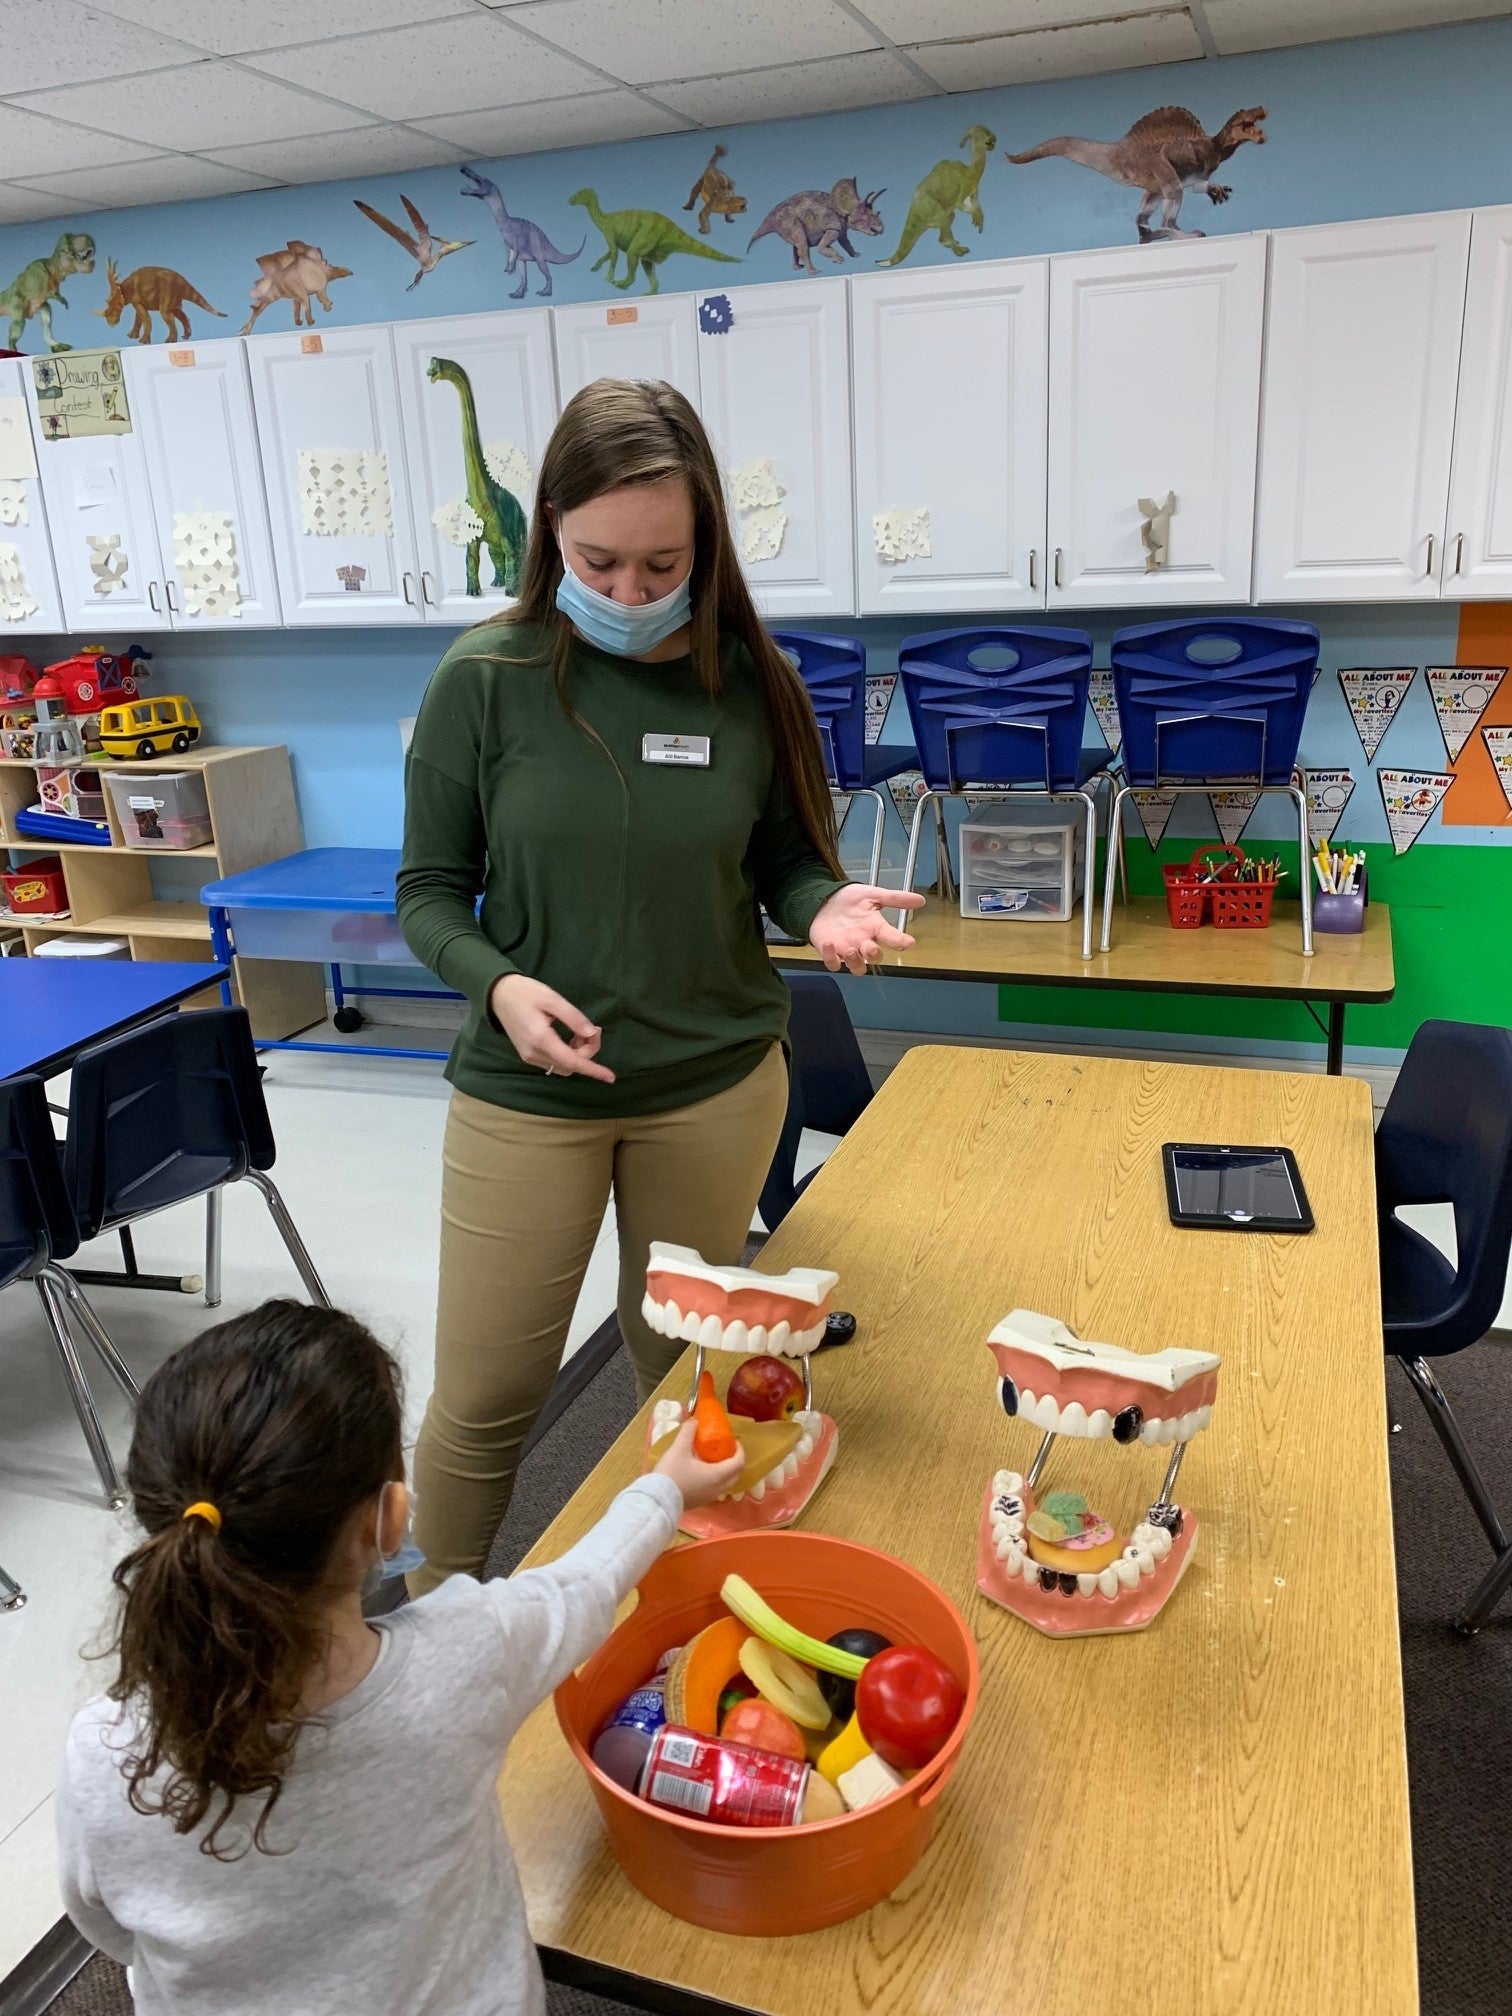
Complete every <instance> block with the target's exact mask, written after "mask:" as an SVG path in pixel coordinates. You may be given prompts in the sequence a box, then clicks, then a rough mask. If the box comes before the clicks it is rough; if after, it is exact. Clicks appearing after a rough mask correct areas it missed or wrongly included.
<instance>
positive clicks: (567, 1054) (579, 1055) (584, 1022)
mask: <svg viewBox="0 0 1512 2016" xmlns="http://www.w3.org/2000/svg"><path fill="white" fill-rule="evenodd" d="M488 1005H489V1007H490V1008H491V1009H492V1010H493V1013H494V1017H495V1019H496V1021H497V1022H498V1024H499V1027H500V1028H501V1029H502V1030H503V1031H504V1034H505V1035H506V1036H507V1037H508V1038H509V1040H510V1042H511V1043H513V1045H514V1047H515V1049H516V1050H517V1051H518V1052H519V1053H520V1056H521V1058H522V1059H523V1060H524V1062H525V1063H527V1064H534V1065H536V1066H537V1067H538V1068H539V1069H540V1070H542V1071H554V1072H555V1073H556V1074H557V1076H558V1077H562V1078H569V1077H571V1076H573V1074H574V1073H575V1074H576V1075H578V1076H579V1077H582V1078H600V1079H602V1080H603V1082H604V1084H606V1085H612V1084H613V1083H614V1073H613V1072H612V1071H611V1070H609V1069H608V1067H607V1066H605V1065H603V1064H597V1063H595V1062H594V1059H595V1058H596V1057H597V1056H598V1050H599V1045H600V1043H602V1042H603V1040H604V1032H603V1030H602V1029H600V1028H599V1026H598V1024H597V1023H596V1022H590V1021H589V1020H588V1017H587V1016H586V1015H584V1014H583V1013H582V1011H581V1010H580V1009H577V1008H574V1007H573V1005H572V1003H571V1002H570V1001H564V1000H563V999H562V996H561V995H560V994H558V993H557V992H556V990H555V988H552V987H548V986H546V985H545V983H544V982H543V981H540V980H532V979H530V977H529V976H528V975H527V974H524V973H506V974H505V975H504V978H503V979H502V980H496V981H495V982H494V985H493V992H492V993H491V994H490V995H489V997H488ZM558 1023H560V1024H561V1025H562V1028H563V1029H565V1030H566V1031H567V1032H568V1037H569V1038H570V1040H567V1041H564V1040H563V1038H562V1036H561V1035H560V1034H559V1033H558V1030H557V1024H558Z"/></svg>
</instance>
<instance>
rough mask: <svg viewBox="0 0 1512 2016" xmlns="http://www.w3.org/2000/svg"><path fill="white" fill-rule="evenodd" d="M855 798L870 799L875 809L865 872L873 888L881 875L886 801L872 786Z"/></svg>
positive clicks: (885, 825) (858, 793)
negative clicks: (874, 822)
mask: <svg viewBox="0 0 1512 2016" xmlns="http://www.w3.org/2000/svg"><path fill="white" fill-rule="evenodd" d="M856 796H857V797H858V798H870V799H871V800H872V801H873V802H874V803H875V805H876V807H877V824H876V827H875V829H874V830H873V833H872V848H871V865H870V868H869V869H868V871H867V880H868V881H869V882H870V883H871V885H872V887H873V888H875V887H876V886H877V877H878V876H879V875H880V874H881V873H882V837H883V834H884V832H885V831H886V828H887V800H886V799H885V798H884V797H883V796H882V793H881V792H880V791H879V790H878V789H877V788H876V786H875V785H874V784H869V785H867V787H866V789H865V790H864V791H858V792H857V793H856Z"/></svg>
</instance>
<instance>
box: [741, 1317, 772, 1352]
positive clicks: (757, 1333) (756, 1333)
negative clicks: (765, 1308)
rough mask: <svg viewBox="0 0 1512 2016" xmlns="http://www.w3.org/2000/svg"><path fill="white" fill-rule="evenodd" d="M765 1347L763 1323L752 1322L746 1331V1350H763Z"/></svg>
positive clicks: (765, 1338)
mask: <svg viewBox="0 0 1512 2016" xmlns="http://www.w3.org/2000/svg"><path fill="white" fill-rule="evenodd" d="M766 1348H767V1333H766V1325H765V1323H753V1324H752V1325H751V1327H750V1329H749V1330H748V1331H747V1332H746V1349H747V1350H748V1351H765V1349H766Z"/></svg>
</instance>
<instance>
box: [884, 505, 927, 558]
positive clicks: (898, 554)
mask: <svg viewBox="0 0 1512 2016" xmlns="http://www.w3.org/2000/svg"><path fill="white" fill-rule="evenodd" d="M872 536H873V538H874V539H875V541H876V546H877V557H878V559H879V560H893V561H902V560H928V559H929V558H930V556H931V553H932V551H933V548H932V547H931V545H930V542H929V513H928V512H927V511H925V510H922V509H914V510H902V509H895V510H892V511H879V512H877V514H876V516H875V517H874V518H873V519H872Z"/></svg>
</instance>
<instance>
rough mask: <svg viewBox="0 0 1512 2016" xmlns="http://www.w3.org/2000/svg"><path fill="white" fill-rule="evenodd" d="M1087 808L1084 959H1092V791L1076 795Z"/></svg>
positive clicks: (1094, 818)
mask: <svg viewBox="0 0 1512 2016" xmlns="http://www.w3.org/2000/svg"><path fill="white" fill-rule="evenodd" d="M1076 795H1077V796H1078V797H1079V798H1080V799H1081V801H1082V803H1083V804H1084V805H1085V806H1086V808H1087V839H1086V850H1087V851H1086V857H1085V859H1084V860H1083V862H1082V957H1083V959H1090V958H1091V957H1092V906H1093V904H1094V903H1095V901H1096V900H1097V897H1096V890H1097V800H1096V799H1095V798H1094V797H1093V795H1092V793H1091V792H1090V791H1079V792H1078V793H1077V794H1076Z"/></svg>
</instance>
